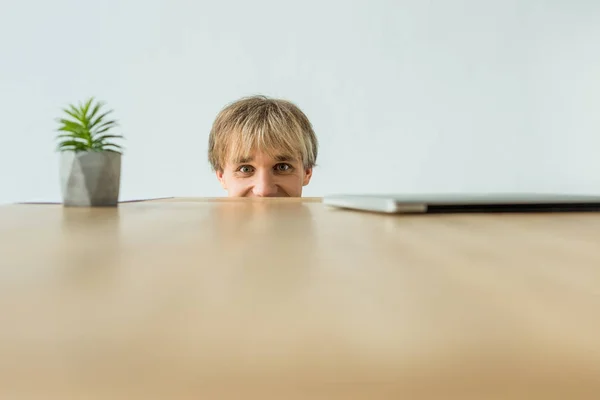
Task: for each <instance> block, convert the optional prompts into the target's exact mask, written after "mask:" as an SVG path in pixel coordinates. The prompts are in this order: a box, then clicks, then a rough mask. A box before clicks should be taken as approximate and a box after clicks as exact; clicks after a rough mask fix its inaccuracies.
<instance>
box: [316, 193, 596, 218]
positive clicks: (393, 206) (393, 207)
mask: <svg viewBox="0 0 600 400" xmlns="http://www.w3.org/2000/svg"><path fill="white" fill-rule="evenodd" d="M323 204H325V205H327V206H330V207H336V208H343V209H351V210H363V211H373V212H382V213H457V212H482V213H485V212H511V213H512V212H568V211H570V212H573V211H581V212H583V211H600V196H591V195H589V196H588V195H565V194H536V193H514V194H513V193H498V194H493V193H486V194H425V195H409V194H389V195H385V194H377V195H374V194H367V195H358V194H354V195H351V194H342V195H329V196H325V197H324V198H323Z"/></svg>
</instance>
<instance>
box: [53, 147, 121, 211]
mask: <svg viewBox="0 0 600 400" xmlns="http://www.w3.org/2000/svg"><path fill="white" fill-rule="evenodd" d="M60 181H61V188H62V197H63V205H64V206H66V207H111V206H112V207H114V206H116V205H117V203H118V202H119V188H120V186H121V154H120V153H116V152H112V151H102V152H93V151H90V152H73V151H64V152H62V153H61V158H60Z"/></svg>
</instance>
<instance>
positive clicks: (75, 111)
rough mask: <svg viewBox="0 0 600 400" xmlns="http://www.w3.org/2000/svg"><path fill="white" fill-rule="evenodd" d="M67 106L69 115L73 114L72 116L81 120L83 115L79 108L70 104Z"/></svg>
mask: <svg viewBox="0 0 600 400" xmlns="http://www.w3.org/2000/svg"><path fill="white" fill-rule="evenodd" d="M69 107H71V113H72V114H71V113H69V114H70V115H72V116H73V118H75V119H76V120H77V121H79V122H82V119H83V115H82V114H81V109H80V108H77V107H75V106H74V105H70V106H69Z"/></svg>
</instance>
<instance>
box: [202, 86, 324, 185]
mask: <svg viewBox="0 0 600 400" xmlns="http://www.w3.org/2000/svg"><path fill="white" fill-rule="evenodd" d="M317 148H318V145H317V138H316V136H315V133H314V131H313V128H312V125H311V123H310V121H309V120H308V118H307V117H306V115H305V114H304V113H303V112H302V111H301V110H300V109H299V108H298V107H296V106H295V105H294V104H292V103H290V102H289V101H286V100H278V99H270V98H267V97H265V96H255V97H248V98H243V99H241V100H238V101H236V102H234V103H232V104H230V105H228V106H227V107H225V108H224V109H223V110H222V111H221V112H220V113H219V115H217V118H216V119H215V122H214V124H213V127H212V130H211V132H210V137H209V140H208V159H209V161H210V163H211V165H212V167H213V169H214V170H215V172H216V174H217V178H218V179H219V181H220V182H221V185H222V186H223V188H224V189H225V190H227V192H228V194H229V196H230V197H300V196H301V195H302V187H303V186H306V185H308V183H309V182H310V178H311V177H312V170H313V167H314V166H315V162H316V160H317Z"/></svg>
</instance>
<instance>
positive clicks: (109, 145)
mask: <svg viewBox="0 0 600 400" xmlns="http://www.w3.org/2000/svg"><path fill="white" fill-rule="evenodd" d="M99 147H100V148H101V149H102V150H110V149H111V148H112V147H114V148H115V149H117V150H123V147H121V146H119V145H118V144H114V143H100V144H99Z"/></svg>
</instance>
